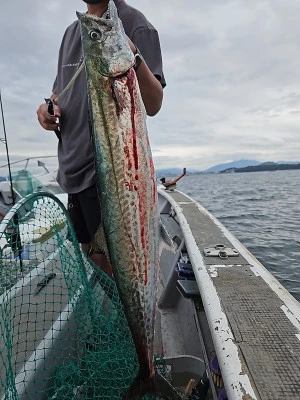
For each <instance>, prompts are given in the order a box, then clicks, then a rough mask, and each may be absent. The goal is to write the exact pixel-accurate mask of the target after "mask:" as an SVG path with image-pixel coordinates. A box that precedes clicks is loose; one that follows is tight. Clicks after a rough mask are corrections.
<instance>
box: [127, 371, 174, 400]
mask: <svg viewBox="0 0 300 400" xmlns="http://www.w3.org/2000/svg"><path fill="white" fill-rule="evenodd" d="M146 394H155V395H157V396H159V397H160V398H161V399H163V400H182V396H181V395H180V394H179V393H178V392H177V390H176V389H175V388H174V387H173V386H172V385H171V384H170V382H168V381H167V380H166V379H165V378H164V377H163V376H162V375H160V374H159V373H156V374H155V376H154V377H153V378H150V379H149V378H145V376H143V375H142V374H141V372H140V373H139V374H138V375H137V376H136V378H135V380H134V381H133V382H132V384H131V386H130V388H129V389H128V391H127V393H126V394H125V396H123V399H122V400H141V399H142V398H143V396H144V395H146Z"/></svg>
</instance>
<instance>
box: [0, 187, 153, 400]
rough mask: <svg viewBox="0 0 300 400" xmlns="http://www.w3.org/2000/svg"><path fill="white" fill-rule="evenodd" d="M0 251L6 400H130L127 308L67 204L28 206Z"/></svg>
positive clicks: (0, 349)
mask: <svg viewBox="0 0 300 400" xmlns="http://www.w3.org/2000/svg"><path fill="white" fill-rule="evenodd" d="M0 251H1V257H0V262H1V266H0V399H1V400H2V399H5V400H17V399H30V400H33V399H45V400H54V399H58V400H64V399H103V400H114V399H122V396H123V394H124V393H125V392H126V390H127V388H128V387H129V385H130V383H131V382H132V381H133V379H134V378H135V376H136V374H137V372H138V361H137V355H136V352H135V347H134V344H133V342H132V338H131V334H130V331H129V328H128V326H127V322H126V319H125V316H124V312H123V308H122V304H121V302H120V299H119V296H118V292H117V290H116V286H115V284H114V282H113V281H112V280H111V279H110V278H108V277H107V276H106V275H105V274H104V273H102V271H101V270H100V269H99V268H98V267H97V266H96V265H93V264H92V262H90V261H89V260H88V259H87V258H86V257H85V255H84V254H83V253H82V251H81V248H80V246H79V245H78V242H77V241H76V238H75V235H74V232H73V230H72V227H71V226H70V223H69V220H68V216H67V211H66V209H65V208H64V206H63V204H62V203H60V202H59V201H58V200H57V199H56V198H55V197H54V196H53V195H52V194H49V193H46V192H38V193H35V194H32V195H29V196H27V197H25V198H23V199H22V200H20V202H19V203H17V204H16V205H15V206H14V207H13V208H12V209H11V211H10V212H9V213H8V214H7V216H6V217H5V219H4V220H3V221H2V223H1V225H0ZM154 398H156V396H150V395H147V396H145V397H144V399H154Z"/></svg>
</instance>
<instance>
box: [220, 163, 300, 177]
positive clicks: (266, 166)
mask: <svg viewBox="0 0 300 400" xmlns="http://www.w3.org/2000/svg"><path fill="white" fill-rule="evenodd" d="M292 169H300V163H299V162H298V163H296V162H295V163H288V164H283V163H275V162H265V163H261V164H259V165H251V166H248V167H244V168H228V169H225V170H224V171H221V174H226V173H233V172H235V173H239V172H259V171H281V170H292Z"/></svg>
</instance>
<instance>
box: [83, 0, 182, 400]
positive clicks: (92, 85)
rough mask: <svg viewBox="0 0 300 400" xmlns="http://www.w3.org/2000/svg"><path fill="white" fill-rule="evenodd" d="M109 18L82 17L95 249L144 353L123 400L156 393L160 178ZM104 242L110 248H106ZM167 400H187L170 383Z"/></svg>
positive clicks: (121, 40)
mask: <svg viewBox="0 0 300 400" xmlns="http://www.w3.org/2000/svg"><path fill="white" fill-rule="evenodd" d="M108 7H109V13H108V15H109V17H110V18H108V19H107V18H105V19H104V18H99V17H96V16H93V15H90V14H81V13H77V15H78V18H79V20H80V24H81V37H82V45H83V54H84V62H85V68H86V74H87V83H88V99H89V115H90V121H91V132H92V138H93V143H94V149H95V167H96V175H97V188H98V195H99V200H100V204H101V208H102V225H101V226H100V227H99V229H98V231H97V233H96V235H95V238H94V240H93V246H94V247H97V248H101V249H107V255H108V257H109V259H110V262H111V264H112V269H113V274H114V278H115V282H116V286H117V288H118V292H119V295H120V299H121V301H122V303H123V306H124V311H125V315H126V318H127V322H128V326H129V328H130V331H131V334H132V338H133V341H134V344H135V348H136V351H137V355H138V359H139V366H140V372H139V374H138V376H137V378H136V379H135V381H134V382H133V383H132V386H131V387H130V388H129V390H128V393H127V394H125V395H124V399H131V400H134V399H141V398H142V397H143V395H144V394H146V393H157V388H156V381H155V380H158V379H160V378H159V377H157V376H156V375H155V370H154V364H153V342H154V341H153V338H154V316H155V307H156V294H157V277H158V268H159V257H160V255H159V243H158V240H159V218H158V203H157V193H156V179H155V172H154V165H153V160H152V156H151V150H150V145H149V138H148V133H147V127H146V111H145V107H144V104H143V101H142V97H141V93H140V90H139V86H138V81H137V78H136V75H135V71H134V69H133V66H134V62H135V60H134V56H133V53H132V51H131V49H130V46H129V43H128V40H127V37H126V35H125V32H124V29H123V26H122V23H121V21H120V20H119V18H118V15H117V10H116V7H115V4H114V2H113V1H110V2H109V6H108ZM104 242H105V243H104ZM159 394H160V395H161V396H162V397H163V398H165V399H172V400H176V399H180V396H179V395H178V394H177V392H175V390H174V389H173V388H172V387H171V385H169V384H165V389H164V393H159Z"/></svg>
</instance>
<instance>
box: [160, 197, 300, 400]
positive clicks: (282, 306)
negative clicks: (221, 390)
mask: <svg viewBox="0 0 300 400" xmlns="http://www.w3.org/2000/svg"><path fill="white" fill-rule="evenodd" d="M160 194H161V195H162V196H163V197H165V198H166V199H167V200H168V201H169V202H170V203H171V206H172V209H171V215H172V218H173V219H174V220H175V221H177V222H178V223H179V224H180V225H181V227H182V229H183V236H184V239H185V243H186V247H187V250H188V253H189V257H190V261H191V263H192V265H193V270H194V273H195V277H196V281H197V284H198V287H199V292H200V293H199V296H201V299H202V303H203V306H204V310H205V313H206V316H207V320H208V323H209V327H210V332H211V334H212V338H213V342H214V346H215V350H216V354H217V357H218V361H219V364H220V368H221V371H222V377H223V380H224V385H225V388H226V392H227V395H228V398H229V399H230V400H231V399H243V400H248V399H261V400H277V399H278V400H279V399H282V400H283V399H285V400H289V399H291V400H292V399H293V400H294V399H296V398H300V363H299V360H300V304H299V303H298V302H297V301H296V300H295V299H294V298H293V297H292V296H291V295H290V294H289V293H288V292H287V291H286V290H285V289H284V288H283V287H282V285H281V284H280V283H279V282H278V281H277V280H276V279H275V278H274V276H272V275H271V274H270V273H269V272H268V271H267V270H266V269H265V268H264V267H263V266H262V265H261V264H260V263H259V262H258V261H257V260H256V259H255V257H253V255H251V254H250V253H249V252H248V251H247V250H246V249H245V247H244V246H243V245H242V244H241V243H240V242H239V241H238V240H237V239H236V238H235V237H234V236H233V235H232V234H231V233H230V232H229V231H228V230H227V229H226V228H225V227H224V226H223V225H222V224H221V223H220V222H219V221H218V220H216V219H215V218H214V217H213V216H212V215H211V214H210V213H208V212H207V211H206V210H205V209H204V208H202V207H201V206H200V205H199V204H197V203H196V202H194V201H193V200H192V199H190V198H189V197H187V196H185V195H184V194H182V193H180V192H178V191H165V190H160ZM216 245H219V246H217V247H215V246H216ZM220 245H223V246H220ZM214 250H215V251H216V255H212V254H214V253H213V251H214ZM219 250H220V251H221V253H220V252H219ZM222 251H223V252H222ZM224 251H225V252H227V255H228V257H227V258H226V254H225V253H224ZM237 252H238V254H237ZM218 254H220V255H218ZM230 254H232V255H230Z"/></svg>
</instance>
